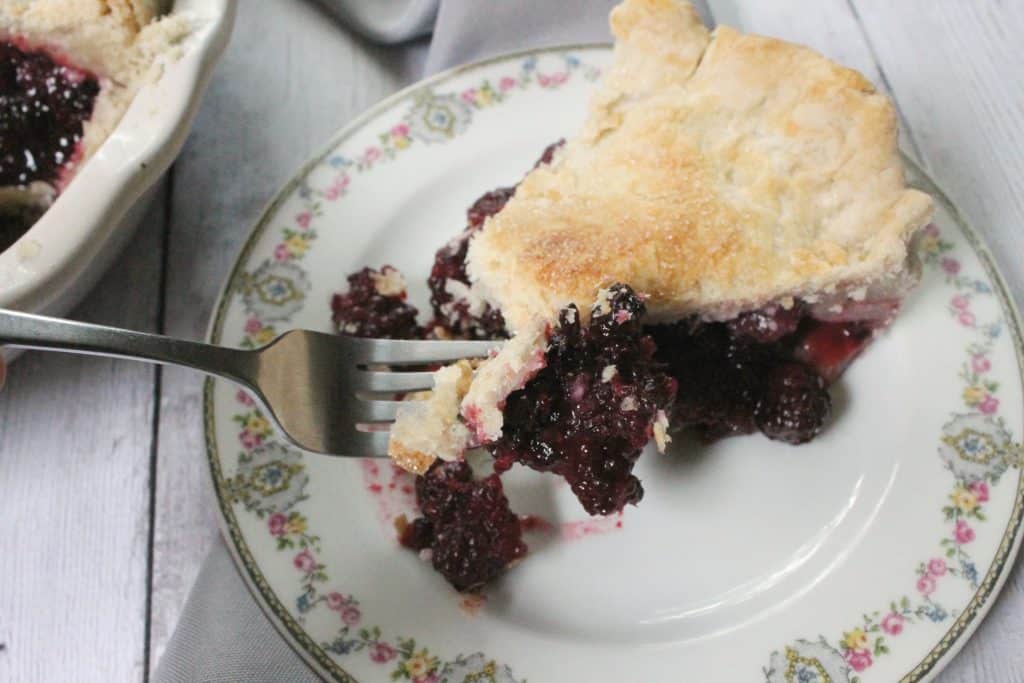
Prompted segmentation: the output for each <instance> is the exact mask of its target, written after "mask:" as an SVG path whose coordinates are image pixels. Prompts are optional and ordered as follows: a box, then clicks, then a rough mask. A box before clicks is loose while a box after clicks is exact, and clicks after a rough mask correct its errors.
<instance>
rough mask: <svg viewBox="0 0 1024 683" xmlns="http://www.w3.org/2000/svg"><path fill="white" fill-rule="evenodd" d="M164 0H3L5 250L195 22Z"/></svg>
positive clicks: (0, 116)
mask: <svg viewBox="0 0 1024 683" xmlns="http://www.w3.org/2000/svg"><path fill="white" fill-rule="evenodd" d="M164 4H167V3H165V2H160V1H159V0H3V2H0V250H3V249H6V248H7V247H8V246H10V245H11V244H12V243H13V242H14V241H15V240H17V239H18V237H20V236H21V234H22V233H24V232H25V230H27V229H28V227H29V226H31V225H32V223H33V222H35V220H36V219H37V218H38V217H39V216H40V215H41V214H42V213H43V212H44V211H45V210H46V208H47V207H48V206H49V205H50V203H51V202H52V201H53V199H54V198H55V197H56V196H57V195H58V194H59V193H60V192H61V191H62V190H63V189H64V187H66V186H67V184H68V183H69V182H70V181H71V179H72V178H73V177H74V175H75V173H76V171H77V170H78V169H79V168H80V167H81V165H82V164H83V163H84V162H85V161H86V160H87V159H88V158H89V157H90V156H92V154H93V153H95V152H96V150H97V149H98V148H99V147H100V145H101V144H103V142H104V140H106V139H107V136H108V135H109V134H110V132H111V131H112V130H113V128H114V126H115V125H116V124H117V122H118V120H119V119H120V118H121V115H122V114H123V113H124V111H125V109H127V107H128V104H129V103H130V102H131V99H132V97H134V95H135V92H136V90H137V89H138V88H139V87H140V86H141V85H142V84H143V83H144V82H145V79H146V76H147V74H149V70H150V66H151V65H152V63H153V62H154V59H155V58H156V56H157V55H159V54H161V53H164V52H167V51H169V50H172V49H173V45H174V44H175V43H176V42H177V41H179V40H180V39H181V38H182V37H183V36H184V35H185V34H186V32H187V30H188V27H187V25H186V23H185V21H184V20H183V19H182V18H181V17H164V18H161V14H162V13H163V10H165V9H166V8H165V7H162V6H161V5H164Z"/></svg>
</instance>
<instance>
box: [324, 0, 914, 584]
mask: <svg viewBox="0 0 1024 683" xmlns="http://www.w3.org/2000/svg"><path fill="white" fill-rule="evenodd" d="M611 28H612V32H613V34H614V35H615V38H616V44H615V51H614V56H613V59H612V63H611V65H610V66H609V68H608V69H607V70H606V71H605V73H604V75H603V80H602V84H601V85H600V87H599V88H598V90H597V92H596V93H595V95H594V96H593V97H592V99H591V101H590V105H589V109H588V113H587V117H586V120H585V122H584V124H583V126H582V128H581V129H580V130H579V131H578V132H577V133H576V135H574V136H573V137H571V138H570V139H569V140H568V141H566V142H564V143H563V142H559V143H556V144H554V145H551V146H549V147H548V148H547V149H545V150H544V152H543V154H542V156H541V158H540V160H539V161H538V162H537V163H536V164H535V166H534V167H533V168H532V170H530V171H529V172H528V173H527V174H526V175H525V176H524V177H523V178H522V179H521V180H520V181H519V182H518V183H517V184H515V185H512V186H508V187H501V188H498V189H495V190H492V191H490V192H487V193H486V194H484V195H482V196H481V197H480V198H479V199H478V200H477V201H475V202H474V203H473V204H472V205H471V206H470V208H469V210H468V211H467V216H466V225H465V228H464V229H463V231H462V232H461V233H460V234H459V235H457V236H456V237H455V238H453V239H452V240H451V241H449V242H448V243H447V244H446V245H444V246H443V247H442V248H441V249H440V250H439V251H438V252H437V253H436V255H435V259H434V263H433V266H432V267H431V269H430V273H429V278H428V282H427V286H428V289H429V292H430V307H431V311H430V319H429V321H428V322H426V323H425V324H423V325H422V326H421V325H420V323H418V322H417V321H418V312H417V311H416V310H415V308H413V307H412V306H411V305H410V304H409V303H408V302H407V296H406V290H405V283H404V280H403V279H402V278H401V277H400V276H399V275H398V274H397V272H396V271H394V269H393V268H391V267H389V266H385V267H383V268H381V269H380V270H369V269H364V270H363V271H360V272H359V273H355V274H353V275H351V276H350V277H349V288H348V290H347V291H346V292H343V293H341V294H339V295H338V296H336V297H335V298H334V303H333V314H334V322H335V324H336V325H337V328H338V330H339V332H341V333H345V334H355V335H362V336H377V337H393V338H410V339H420V338H437V339H452V338H456V339H484V340H494V341H495V347H496V348H495V351H494V352H493V353H492V354H491V356H489V357H488V358H485V359H482V360H476V361H468V360H463V361H460V362H458V363H454V364H452V365H449V366H446V367H442V368H439V369H437V370H436V372H435V374H434V388H433V390H432V391H430V392H423V393H421V394H417V395H414V396H409V397H406V398H408V399H409V400H406V401H403V403H402V406H401V407H400V409H399V411H398V415H397V418H396V421H395V423H394V424H393V425H392V427H391V432H390V444H389V454H390V455H391V457H392V458H393V460H394V461H395V463H396V464H398V465H399V466H401V467H403V468H405V469H407V470H408V471H410V472H413V473H415V474H417V475H418V476H419V477H420V478H419V480H418V484H417V498H418V501H419V505H420V510H421V513H422V516H420V517H417V518H416V519H413V520H411V521H410V520H402V523H401V524H400V525H399V526H400V527H401V528H400V530H399V531H400V541H401V543H402V544H403V545H404V546H406V547H409V548H411V549H413V550H416V551H418V552H420V553H421V555H422V556H423V557H425V558H429V559H430V561H431V563H432V564H433V566H434V567H435V569H437V570H438V571H439V572H440V573H441V574H442V575H443V576H444V577H445V578H446V579H447V580H448V582H449V583H450V584H451V585H452V586H454V587H455V588H456V589H457V590H460V591H477V590H479V589H480V588H481V587H482V586H483V585H485V584H486V583H487V582H489V581H491V580H493V579H494V578H496V577H497V576H499V575H500V574H501V572H502V571H503V570H504V569H505V568H507V567H508V566H509V565H510V564H512V563H514V562H517V561H519V560H520V559H521V558H522V557H523V556H524V554H525V552H526V547H525V545H524V543H523V540H522V524H521V523H520V522H519V520H518V518H517V517H516V515H515V514H514V513H513V512H512V511H511V509H510V507H509V502H508V499H507V498H506V496H505V495H504V491H503V488H502V485H501V479H500V477H501V475H502V474H503V473H504V472H507V471H508V470H509V469H510V468H511V467H513V466H515V465H517V464H518V465H521V466H523V467H525V468H528V469H531V470H536V471H538V472H542V473H547V474H548V475H550V476H558V477H561V478H563V479H564V480H565V481H566V482H567V484H568V485H569V487H570V488H571V490H572V493H573V494H574V495H575V497H576V499H577V500H578V502H579V504H580V506H581V507H582V508H583V510H584V511H585V512H587V513H589V514H591V515H609V514H613V513H620V512H621V511H622V510H623V508H625V507H626V506H627V505H636V504H639V503H640V502H641V500H642V499H643V496H644V489H643V484H642V482H641V481H640V479H639V478H638V477H637V476H636V475H635V474H634V467H635V465H636V463H637V461H638V459H639V458H640V457H641V456H642V454H643V453H645V452H650V451H658V452H660V453H665V451H666V448H667V445H668V443H669V442H670V441H671V434H674V433H678V432H680V431H686V432H690V433H692V434H694V435H695V436H697V437H698V439H699V440H701V441H704V442H711V441H715V440H717V439H721V438H724V437H729V436H733V435H740V434H751V433H755V432H759V433H761V434H762V435H764V436H765V437H767V438H769V439H773V440H776V441H780V442H784V443H788V444H794V445H796V444H804V443H807V442H808V441H811V440H813V439H814V438H816V437H817V436H818V435H819V434H821V433H823V432H824V431H825V430H826V429H827V427H828V424H829V421H830V419H831V418H832V399H831V396H830V393H829V388H830V386H831V385H832V384H833V383H834V382H836V380H837V379H839V377H840V376H841V375H842V374H843V372H844V371H845V370H846V369H847V368H848V367H849V365H850V364H851V362H853V360H854V359H855V358H856V357H857V356H858V355H859V354H860V353H861V352H863V350H864V349H865V348H866V347H867V346H868V345H869V344H870V343H872V341H873V340H875V339H877V338H878V337H879V335H880V333H881V332H882V331H883V330H884V329H885V328H886V327H888V326H889V325H890V324H891V323H892V321H893V319H894V318H895V317H896V314H897V313H898V311H899V308H900V303H901V301H902V300H903V297H904V296H905V294H906V293H907V292H909V291H910V290H911V289H912V288H913V287H914V286H915V285H916V284H917V281H918V279H919V266H918V263H917V260H916V257H915V255H914V250H913V248H912V244H913V239H914V236H915V234H916V233H917V232H918V231H919V230H920V229H921V228H923V227H924V226H925V225H927V224H928V222H929V220H930V215H931V210H932V202H931V198H930V197H928V196H927V195H925V194H923V193H921V192H919V191H917V190H915V189H913V188H910V187H908V186H907V184H906V182H905V179H904V175H903V168H902V162H901V159H900V156H899V151H898V147H897V126H896V116H895V111H894V109H893V107H892V104H891V103H890V102H889V101H888V100H887V99H886V98H885V97H884V96H883V95H880V94H878V93H877V92H875V90H874V88H873V87H872V86H871V84H870V83H869V82H868V81H867V80H866V79H864V78H863V77H862V76H861V75H860V74H858V73H857V72H855V71H851V70H849V69H846V68H844V67H842V66H839V65H838V64H835V63H833V62H830V61H829V60H827V59H826V58H824V57H822V56H821V55H819V54H817V53H815V52H813V51H811V50H809V49H807V48H804V47H801V46H797V45H793V44H790V43H786V42H783V41H779V40H775V39H772V38H766V37H762V36H753V35H744V34H741V33H739V32H737V31H735V30H733V29H731V28H728V27H725V26H720V27H718V28H716V29H715V30H714V31H713V32H711V31H708V29H706V28H705V27H704V25H703V24H702V23H701V21H700V17H699V16H698V14H697V12H696V10H695V9H694V8H693V7H692V6H691V5H690V4H689V3H687V2H683V1H682V0H664V1H663V2H649V1H647V0H625V1H624V2H622V3H621V4H620V5H619V6H618V7H616V8H615V9H614V10H613V12H612V15H611ZM651 443H653V445H654V448H650V449H648V448H647V446H648V444H651ZM685 447H686V444H684V445H683V446H681V448H685ZM474 449H482V450H484V451H486V452H487V453H489V454H490V456H491V458H492V464H493V467H492V468H488V469H492V470H493V472H491V473H488V474H486V476H481V477H477V476H475V475H474V473H473V470H472V468H471V467H470V466H469V465H468V464H467V463H466V460H465V456H466V453H467V452H468V451H470V450H474ZM647 457H664V456H659V455H657V454H651V455H649V456H647Z"/></svg>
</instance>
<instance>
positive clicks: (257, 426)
mask: <svg viewBox="0 0 1024 683" xmlns="http://www.w3.org/2000/svg"><path fill="white" fill-rule="evenodd" d="M245 428H246V429H248V430H249V431H250V432H251V433H253V434H266V433H267V432H269V431H270V423H269V422H267V418H265V417H261V416H259V415H251V416H250V417H249V419H248V420H246V421H245Z"/></svg>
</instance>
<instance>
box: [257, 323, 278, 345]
mask: <svg viewBox="0 0 1024 683" xmlns="http://www.w3.org/2000/svg"><path fill="white" fill-rule="evenodd" d="M276 336H277V332H275V331H274V328H273V327H263V328H260V331H259V332H257V333H256V334H254V335H253V337H252V338H253V341H255V342H256V343H257V344H266V343H268V342H269V341H270V340H271V339H273V338H274V337H276Z"/></svg>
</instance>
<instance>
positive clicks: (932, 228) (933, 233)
mask: <svg viewBox="0 0 1024 683" xmlns="http://www.w3.org/2000/svg"><path fill="white" fill-rule="evenodd" d="M921 232H923V233H924V234H925V235H928V236H929V237H938V236H939V226H937V225H935V224H934V223H929V224H928V225H926V226H925V228H924V230H922V231H921Z"/></svg>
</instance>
